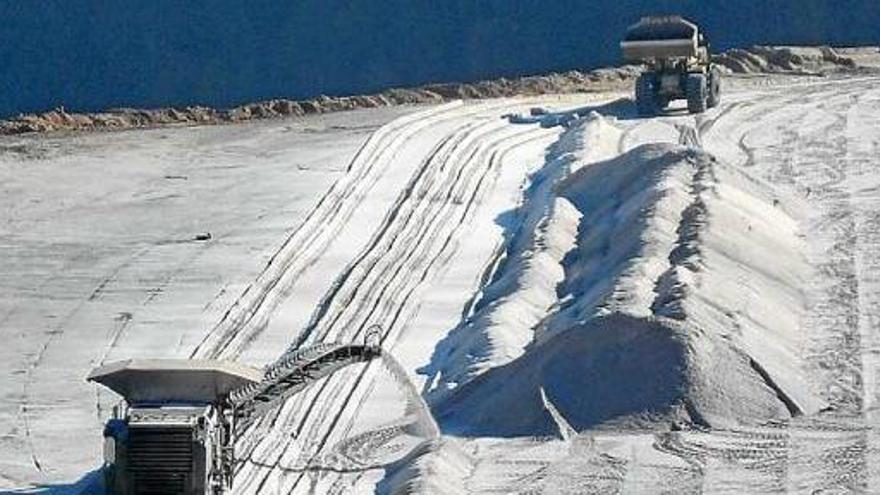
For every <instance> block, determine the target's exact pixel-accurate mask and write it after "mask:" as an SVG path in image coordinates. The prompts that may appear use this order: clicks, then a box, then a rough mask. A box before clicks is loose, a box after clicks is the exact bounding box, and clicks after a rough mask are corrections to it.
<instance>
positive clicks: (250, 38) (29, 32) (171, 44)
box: [0, 0, 880, 116]
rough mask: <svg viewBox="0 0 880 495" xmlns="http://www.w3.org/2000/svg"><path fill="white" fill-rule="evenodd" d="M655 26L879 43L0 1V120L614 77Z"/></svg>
mask: <svg viewBox="0 0 880 495" xmlns="http://www.w3.org/2000/svg"><path fill="white" fill-rule="evenodd" d="M756 11H761V12H768V14H767V15H763V16H759V17H757V18H756V19H752V18H751V17H752V13H753V12H756ZM666 12H677V13H682V14H684V15H686V16H688V17H691V18H692V19H694V20H696V21H698V22H700V23H702V24H703V25H704V26H705V28H706V29H707V31H708V32H709V34H710V36H711V39H712V40H713V43H714V45H715V46H716V48H727V47H732V46H741V45H748V44H754V43H833V44H867V43H880V1H878V0H860V1H856V0H838V1H819V0H800V1H798V0H741V1H737V0H725V1H721V0H681V1H672V0H613V1H611V0H609V1H586V0H583V1H575V0H520V1H517V0H434V1H424V0H362V1H357V0H352V1H341V0H300V1H296V0H288V1H283V0H271V1H270V0H248V1H244V0H214V1H207V0H140V1H133V0H91V1H86V0H40V1H37V0H0V22H2V24H0V64H2V65H0V116H6V115H10V114H15V113H18V112H28V111H38V110H45V109H50V108H53V107H56V106H59V105H63V106H65V107H67V108H68V109H72V110H98V109H102V108H108V107H114V106H138V107H153V106H166V105H187V104H206V105H213V106H220V107H226V106H231V105H235V104H239V103H243V102H247V101H253V100H259V99H265V98H272V97H290V98H305V97H311V96H316V95H318V94H322V93H323V94H329V95H339V94H350V93H365V92H374V91H377V90H380V89H383V88H386V87H389V86H410V85H415V84H420V83H425V82H436V81H471V80H476V79H480V78H490V77H498V76H516V75H524V74H533V73H540V72H545V71H549V70H564V69H573V68H581V69H586V68H593V67H597V66H602V65H608V64H613V63H616V62H617V61H618V56H619V54H618V48H617V41H618V39H619V38H620V36H621V35H622V33H623V30H624V29H625V27H626V26H627V25H628V24H630V23H631V22H634V21H635V20H637V19H638V17H639V16H640V15H641V14H645V13H666Z"/></svg>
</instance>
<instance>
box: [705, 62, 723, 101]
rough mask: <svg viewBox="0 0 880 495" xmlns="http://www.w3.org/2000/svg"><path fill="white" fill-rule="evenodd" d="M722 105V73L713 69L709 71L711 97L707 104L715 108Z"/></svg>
mask: <svg viewBox="0 0 880 495" xmlns="http://www.w3.org/2000/svg"><path fill="white" fill-rule="evenodd" d="M719 103H721V71H719V70H718V69H715V68H713V69H712V70H711V71H709V97H708V99H707V101H706V104H707V105H708V106H709V108H715V107H717V106H718V104H719Z"/></svg>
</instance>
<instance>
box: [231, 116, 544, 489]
mask: <svg viewBox="0 0 880 495" xmlns="http://www.w3.org/2000/svg"><path fill="white" fill-rule="evenodd" d="M548 132H549V131H546V130H543V131H542V130H538V129H529V130H527V131H519V130H517V129H511V128H510V127H509V126H506V125H504V123H503V122H500V121H497V118H496V121H495V122H493V121H492V120H489V122H488V123H481V124H479V125H466V126H465V127H464V128H463V129H462V130H461V131H459V133H458V134H459V136H458V137H457V138H453V139H452V140H450V141H447V143H448V144H447V145H446V146H445V147H441V149H438V150H436V152H435V154H434V155H433V156H432V157H431V159H430V160H429V162H428V163H427V164H426V166H427V167H428V168H429V172H419V174H418V181H419V182H418V183H417V184H413V185H412V186H413V187H408V188H407V190H408V191H413V192H414V194H410V195H409V197H408V198H407V202H406V203H401V204H398V205H397V206H396V207H395V210H396V211H397V213H395V214H394V215H392V216H391V217H390V218H389V220H390V221H391V222H394V225H395V227H396V234H393V235H391V234H389V233H388V232H383V234H382V236H381V239H382V240H383V242H380V243H373V246H374V248H373V251H375V252H376V254H377V255H378V256H376V257H375V258H370V256H371V252H369V251H368V252H367V253H364V254H363V255H362V256H360V257H359V260H364V259H366V260H368V261H367V263H368V265H369V269H366V268H361V267H359V266H358V265H359V264H360V261H356V262H355V263H354V266H355V267H358V268H360V270H361V271H358V272H357V273H358V274H361V276H360V278H358V279H357V280H353V281H352V283H351V284H350V285H348V286H347V287H345V291H346V292H347V294H342V293H341V291H340V289H339V286H341V285H342V284H339V286H337V287H336V288H334V290H333V291H332V292H331V294H330V297H332V298H333V301H331V303H333V302H335V303H336V304H335V305H333V304H331V305H332V306H333V307H334V308H335V309H336V311H335V314H334V315H333V317H332V318H330V317H327V316H326V315H327V314H328V313H329V311H328V310H323V311H319V312H318V313H316V315H317V318H316V320H317V322H318V323H320V322H322V321H326V322H327V323H325V326H323V330H321V331H320V333H318V334H316V335H318V337H317V338H321V339H332V340H340V339H348V340H351V339H357V338H359V336H360V334H361V332H362V331H363V329H364V328H365V327H366V326H367V325H368V324H369V323H372V322H384V323H385V335H384V336H383V342H385V343H386V345H388V343H389V341H393V339H394V333H395V332H397V331H399V329H398V328H397V327H398V326H399V325H398V321H399V320H400V317H401V315H402V313H403V312H404V310H405V309H406V308H407V303H408V301H409V299H410V298H411V297H412V295H413V293H414V292H415V291H416V289H417V288H418V286H419V285H420V284H421V283H422V282H423V281H424V280H425V279H426V278H427V277H428V276H429V273H430V272H431V270H432V268H433V265H434V264H436V263H437V261H438V260H439V259H440V258H442V257H443V256H444V253H445V252H446V251H447V250H448V248H449V247H450V245H451V243H452V242H453V240H454V237H455V234H456V230H457V228H458V227H459V226H460V225H461V224H462V223H464V222H465V221H466V220H467V217H468V214H469V212H470V210H471V209H472V208H473V207H474V205H475V203H476V201H477V198H478V195H479V193H480V191H481V189H482V188H483V187H485V186H486V185H488V184H487V182H488V181H487V176H489V174H490V172H491V171H492V169H493V168H495V167H497V166H498V163H499V162H500V160H501V159H502V156H501V155H502V153H503V149H505V148H507V149H509V148H510V147H513V146H516V145H517V144H524V143H525V142H527V141H530V140H532V139H540V138H542V137H543V136H545V135H546V134H548ZM493 134H501V136H500V137H498V138H496V139H495V140H494V141H493V140H492V139H490V136H492V135H493ZM505 134H507V135H505ZM511 141H513V142H512V143H511ZM416 186H418V188H419V189H417V188H416ZM432 189H433V190H432ZM420 191H421V192H420ZM426 197H427V200H425V198H426ZM399 203H400V202H399ZM456 217H457V218H456ZM444 228H446V231H444ZM386 230H387V229H386ZM407 234H409V235H407ZM397 241H399V242H397ZM380 262H382V263H380ZM377 265H378V267H377ZM384 265H390V266H384ZM351 272H354V270H351ZM413 274H416V276H413ZM349 277H350V274H347V275H344V276H343V277H342V282H348V281H349V280H350V278H349ZM362 289H366V290H362ZM358 294H363V295H362V296H360V298H359V299H358V301H357V303H356V304H352V303H351V301H352V300H354V299H355V298H358V297H359V296H358ZM340 301H341V302H340ZM325 302H326V300H325ZM347 313H348V318H347V319H346V316H347V315H346V314H347ZM377 314H378V316H377ZM389 319H390V323H388V321H389ZM355 322H360V324H359V325H358V324H356V323H355ZM312 327H313V331H314V328H317V327H318V325H317V324H313V325H312ZM368 370H369V366H368V365H367V366H364V367H362V368H361V369H360V370H351V371H347V372H345V373H341V374H339V375H338V376H334V377H331V378H330V379H328V380H327V381H326V382H325V383H324V384H323V385H322V386H321V387H320V388H317V389H316V391H315V393H314V397H308V398H306V400H307V401H308V402H309V403H310V404H314V403H315V402H316V401H317V400H318V399H319V398H320V403H321V404H323V405H324V407H323V408H322V409H321V410H319V411H314V410H313V409H312V408H311V406H309V408H308V409H307V410H306V412H305V415H304V417H303V418H302V420H301V421H299V424H298V426H297V427H296V429H295V430H294V431H295V432H297V433H295V434H296V435H297V436H301V435H300V433H303V432H304V435H305V438H311V439H314V438H316V437H317V438H318V441H317V442H316V443H315V444H313V445H314V447H313V448H314V453H313V454H311V455H309V456H301V457H306V458H308V459H309V461H307V462H306V467H307V466H308V464H309V462H310V461H311V459H313V458H314V457H315V455H317V453H319V452H320V451H321V449H322V448H323V446H324V444H326V442H327V439H328V437H329V436H330V434H331V432H332V431H333V430H334V427H335V426H336V424H337V423H338V422H339V420H340V417H341V415H342V411H343V410H344V409H345V405H346V404H348V403H349V402H350V401H351V400H352V397H353V395H354V394H355V392H356V391H358V390H359V387H358V384H359V383H360V382H361V381H362V380H363V379H364V377H365V376H366V374H367V372H368ZM352 379H353V381H354V383H353V384H350V382H349V380H352ZM325 391H329V392H330V394H331V395H330V397H331V398H324V397H322V396H323V395H324V394H325ZM303 402H306V401H303ZM334 410H336V411H338V412H337V413H336V414H335V415H332V414H329V413H330V412H331V411H334ZM328 415H329V417H330V420H329V427H327V426H328V425H327V424H326V422H325V421H321V420H322V419H326V418H327V417H328ZM310 418H318V420H317V421H316V420H313V419H310ZM307 422H313V424H312V425H311V428H309V427H308V426H309V425H307ZM283 424H290V421H289V420H287V419H286V420H284V421H283ZM320 430H324V432H323V433H321V432H320ZM285 450H286V449H285ZM274 457H276V459H277V460H276V461H275V465H276V466H277V465H278V464H279V462H280V461H281V459H283V458H284V457H285V451H284V450H282V451H281V452H280V453H278V452H276V454H275V455H274ZM305 472H306V469H303V470H302V472H301V473H300V476H299V477H298V480H297V481H295V482H294V485H293V487H291V489H293V488H295V487H296V485H297V484H298V483H299V480H301V479H302V475H303V473H305ZM270 475H271V472H269V473H265V476H264V477H263V480H261V481H260V482H259V484H257V486H256V489H257V490H259V489H260V488H261V487H262V486H264V485H265V483H266V480H267V479H268V478H269V476H270ZM244 486H245V490H247V489H248V487H249V486H250V485H249V484H248V483H245V484H244Z"/></svg>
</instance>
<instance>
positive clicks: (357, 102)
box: [0, 66, 638, 135]
mask: <svg viewBox="0 0 880 495" xmlns="http://www.w3.org/2000/svg"><path fill="white" fill-rule="evenodd" d="M637 73H638V67H635V66H624V67H619V68H612V69H597V70H594V71H591V72H579V71H569V72H565V73H554V74H549V75H545V76H531V77H521V78H515V79H505V78H502V79H495V80H489V81H479V82H475V83H443V84H430V85H425V86H421V87H417V88H412V89H389V90H386V91H383V92H382V93H379V94H375V95H357V96H340V97H330V96H319V97H317V98H314V99H310V100H288V99H276V100H268V101H261V102H257V103H248V104H245V105H241V106H238V107H234V108H230V109H216V108H211V107H204V106H189V107H183V108H157V109H134V108H119V109H111V110H107V111H103V112H95V113H72V112H68V111H66V110H65V109H64V108H58V109H55V110H52V111H49V112H44V113H40V114H27V115H19V116H17V117H15V118H12V119H8V120H3V121H0V135H12V134H24V133H33V132H53V131H84V130H121V129H132V128H146V127H157V126H164V125H207V124H224V123H234V122H245V121H250V120H256V119H271V118H282V117H297V116H303V115H314V114H321V113H328V112H338V111H342V110H355V109H361V108H376V107H385V106H394V105H406V104H419V103H442V102H444V101H448V100H458V99H484V98H499V97H508V96H528V95H542V94H550V93H560V94H563V93H583V92H599V91H607V90H611V89H619V88H623V87H624V83H625V82H626V81H629V80H630V79H631V78H632V77H634V75H635V74H637Z"/></svg>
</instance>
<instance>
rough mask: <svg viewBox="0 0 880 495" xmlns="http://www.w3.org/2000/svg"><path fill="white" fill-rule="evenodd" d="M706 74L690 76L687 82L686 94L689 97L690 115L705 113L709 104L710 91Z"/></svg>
mask: <svg viewBox="0 0 880 495" xmlns="http://www.w3.org/2000/svg"><path fill="white" fill-rule="evenodd" d="M706 86H707V85H706V75H705V74H688V76H687V80H686V81H685V94H686V95H687V104H688V111H689V112H690V113H703V112H705V111H706V105H707V103H708V101H707V99H708V91H707V89H708V88H707V87H706Z"/></svg>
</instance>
